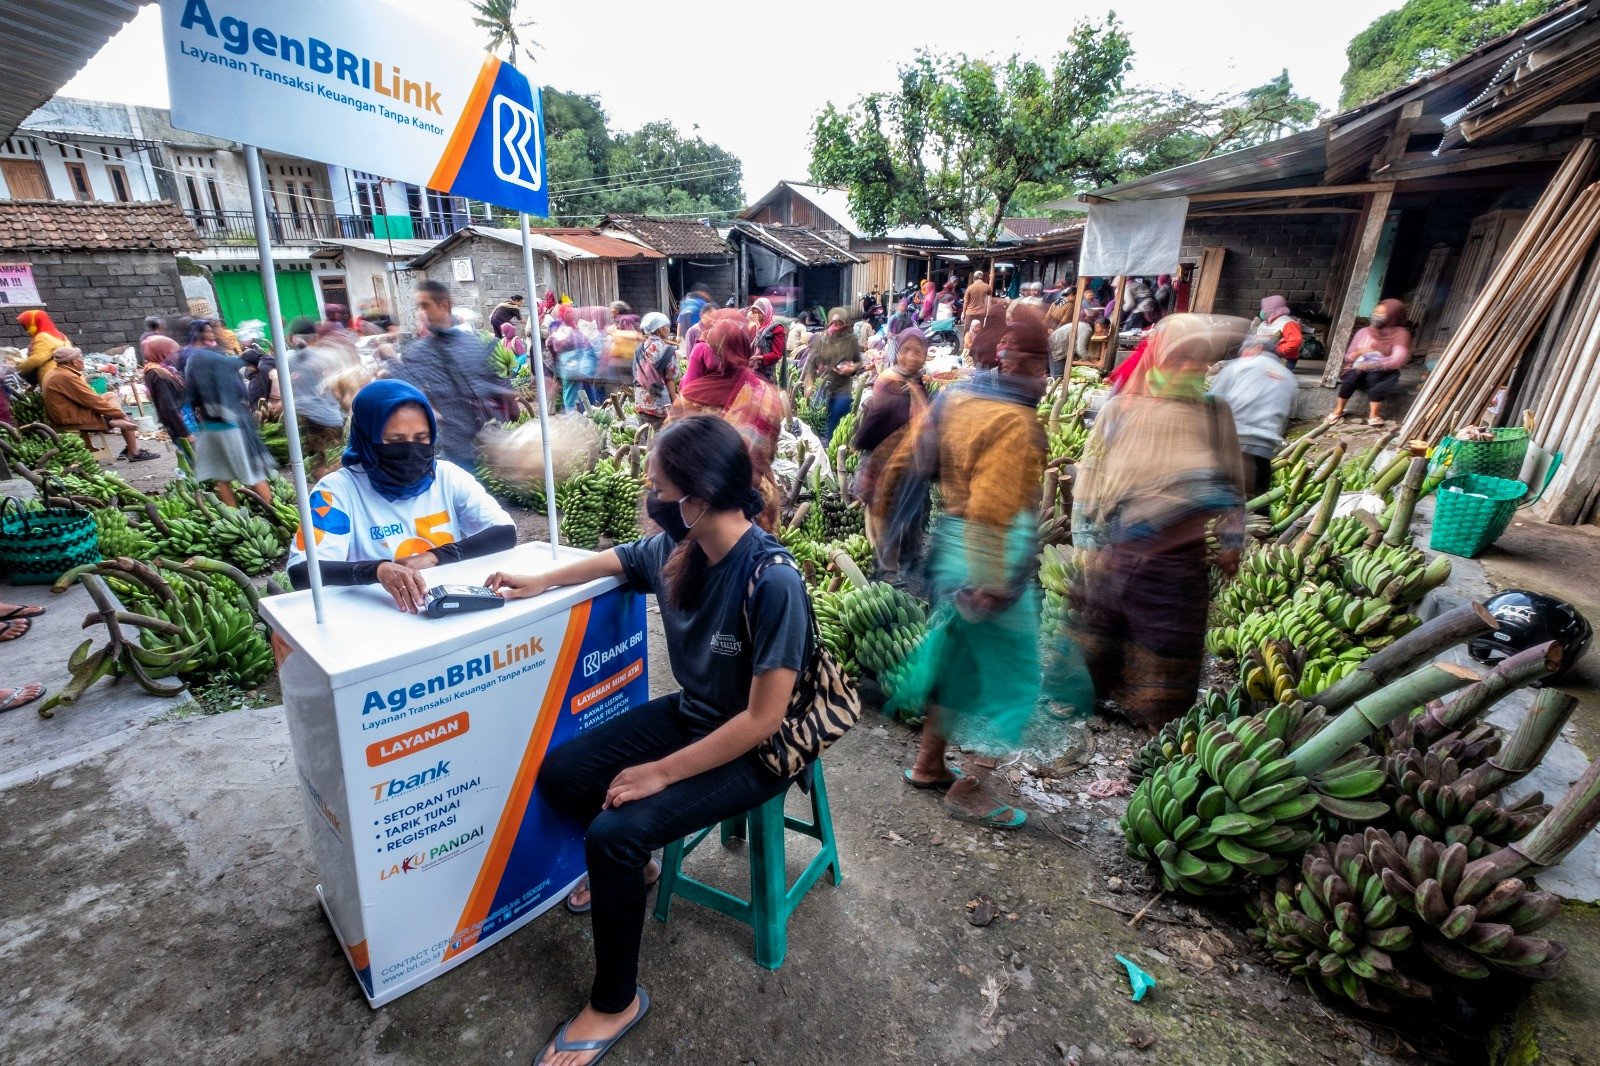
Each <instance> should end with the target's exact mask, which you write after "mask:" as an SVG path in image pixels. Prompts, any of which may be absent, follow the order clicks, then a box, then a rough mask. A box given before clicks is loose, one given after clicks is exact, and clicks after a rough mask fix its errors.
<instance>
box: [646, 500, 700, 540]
mask: <svg viewBox="0 0 1600 1066" xmlns="http://www.w3.org/2000/svg"><path fill="white" fill-rule="evenodd" d="M678 503H679V501H677V500H673V501H671V502H670V503H669V502H668V501H666V500H663V499H662V498H661V497H660V495H659V494H657V493H654V492H652V493H650V494H649V495H648V496H646V497H645V498H644V511H645V514H647V515H649V516H650V521H652V522H654V523H655V524H656V525H658V526H660V527H661V531H662V532H663V533H665V534H666V535H667V536H668V537H671V538H672V539H673V540H674V541H678V542H682V541H683V539H684V538H685V537H687V536H688V535H689V524H688V523H687V522H685V521H684V520H683V508H682V507H680V506H678Z"/></svg>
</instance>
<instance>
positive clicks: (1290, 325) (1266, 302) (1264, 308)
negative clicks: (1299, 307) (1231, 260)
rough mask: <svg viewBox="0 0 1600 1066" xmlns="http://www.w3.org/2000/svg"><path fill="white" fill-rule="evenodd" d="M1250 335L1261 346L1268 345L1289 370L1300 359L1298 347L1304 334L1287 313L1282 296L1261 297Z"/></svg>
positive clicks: (1292, 317) (1287, 309)
mask: <svg viewBox="0 0 1600 1066" xmlns="http://www.w3.org/2000/svg"><path fill="white" fill-rule="evenodd" d="M1252 335H1253V336H1255V337H1257V338H1258V339H1260V341H1261V343H1262V344H1266V345H1270V346H1271V347H1272V349H1273V350H1274V351H1275V352H1276V353H1277V355H1278V358H1279V359H1281V360H1283V365H1284V366H1286V367H1288V368H1289V369H1290V370H1293V369H1294V364H1295V363H1296V361H1298V360H1299V358H1300V346H1301V344H1303V343H1304V342H1305V333H1304V331H1302V330H1301V328H1300V323H1299V322H1298V321H1297V320H1296V319H1295V317H1294V316H1293V315H1291V314H1290V313H1289V302H1288V301H1287V300H1285V299H1284V298H1283V297H1282V296H1263V297H1262V298H1261V314H1260V315H1258V316H1256V320H1255V328H1254V329H1253V330H1252Z"/></svg>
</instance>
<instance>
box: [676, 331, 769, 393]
mask: <svg viewBox="0 0 1600 1066" xmlns="http://www.w3.org/2000/svg"><path fill="white" fill-rule="evenodd" d="M706 343H707V344H708V345H710V347H711V349H712V350H713V351H714V352H716V354H717V358H716V361H715V363H714V365H713V366H712V367H711V368H710V372H709V373H705V374H701V375H700V376H699V377H697V378H695V379H694V380H693V381H690V382H687V383H686V384H685V385H684V386H683V395H684V396H685V397H686V398H688V399H690V400H692V401H694V402H695V403H698V404H706V405H709V406H715V407H722V406H726V404H727V402H728V401H729V400H730V399H732V398H733V395H734V393H735V392H736V391H737V390H738V388H739V386H740V385H741V384H743V382H744V379H745V377H746V375H750V376H754V375H751V373H750V360H751V358H752V357H753V356H754V355H755V351H754V349H752V348H751V347H750V334H749V333H747V332H745V330H744V329H743V328H742V327H741V326H740V325H739V323H738V320H737V319H735V320H733V321H729V320H727V319H724V320H722V321H719V322H716V323H714V324H713V325H712V326H711V328H710V329H709V330H708V331H707V332H706Z"/></svg>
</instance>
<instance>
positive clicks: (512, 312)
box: [489, 293, 522, 337]
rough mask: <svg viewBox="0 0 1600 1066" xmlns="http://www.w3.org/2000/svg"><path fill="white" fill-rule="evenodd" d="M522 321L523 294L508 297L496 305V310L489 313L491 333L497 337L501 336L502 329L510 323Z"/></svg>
mask: <svg viewBox="0 0 1600 1066" xmlns="http://www.w3.org/2000/svg"><path fill="white" fill-rule="evenodd" d="M521 321H522V294H521V293H518V294H517V295H515V296H508V297H507V298H506V299H504V300H501V301H500V302H499V303H497V304H495V305H494V310H493V311H490V312H489V332H491V333H493V334H494V335H495V336H497V337H498V336H499V335H500V327H501V326H503V325H505V324H506V323H508V322H521Z"/></svg>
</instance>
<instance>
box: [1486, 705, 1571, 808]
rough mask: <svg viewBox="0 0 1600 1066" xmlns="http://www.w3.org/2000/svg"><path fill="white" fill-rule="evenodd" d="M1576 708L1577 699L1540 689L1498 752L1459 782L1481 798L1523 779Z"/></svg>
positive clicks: (1541, 757)
mask: <svg viewBox="0 0 1600 1066" xmlns="http://www.w3.org/2000/svg"><path fill="white" fill-rule="evenodd" d="M1577 706H1578V698H1577V697H1576V696H1569V695H1567V694H1566V693H1565V692H1562V691H1560V690H1558V689H1553V688H1547V689H1543V690H1541V691H1540V693H1539V696H1538V698H1537V699H1535V700H1534V701H1533V706H1532V707H1530V708H1528V714H1527V716H1526V717H1524V718H1523V719H1522V722H1521V724H1519V725H1518V726H1517V729H1516V732H1514V733H1512V734H1511V739H1510V740H1508V741H1506V745H1505V747H1504V748H1502V749H1501V750H1500V753H1499V754H1498V755H1496V756H1494V757H1493V758H1491V759H1490V760H1489V761H1488V762H1486V763H1483V764H1482V765H1480V766H1475V767H1473V768H1472V769H1471V770H1469V771H1468V772H1467V773H1465V774H1463V775H1462V779H1463V780H1464V781H1466V782H1467V783H1470V784H1471V785H1473V786H1474V787H1475V788H1476V789H1477V792H1478V795H1480V796H1484V795H1487V794H1489V793H1490V792H1496V791H1499V790H1500V789H1502V788H1504V787H1505V786H1506V785H1509V784H1511V783H1512V782H1513V781H1518V780H1521V779H1522V778H1524V777H1526V776H1527V775H1528V774H1530V773H1532V772H1533V769H1534V767H1536V766H1538V765H1539V763H1540V762H1541V761H1543V759H1544V756H1545V752H1547V751H1549V750H1550V745H1552V744H1554V743H1555V742H1556V737H1558V736H1560V735H1561V727H1562V726H1564V725H1566V724H1567V719H1569V718H1571V717H1572V712H1573V711H1574V710H1576V709H1577Z"/></svg>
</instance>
